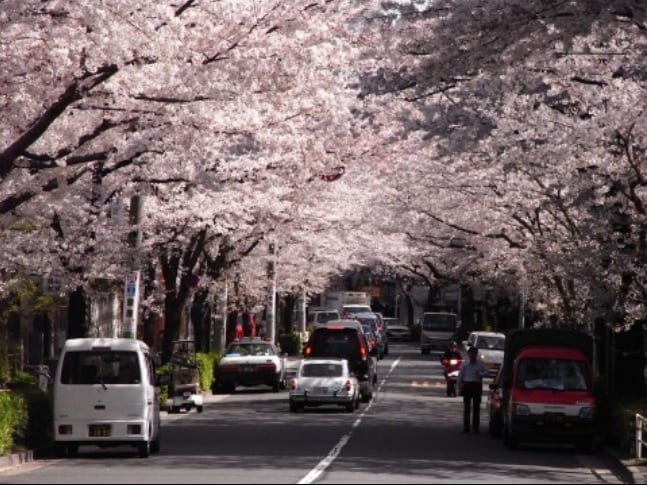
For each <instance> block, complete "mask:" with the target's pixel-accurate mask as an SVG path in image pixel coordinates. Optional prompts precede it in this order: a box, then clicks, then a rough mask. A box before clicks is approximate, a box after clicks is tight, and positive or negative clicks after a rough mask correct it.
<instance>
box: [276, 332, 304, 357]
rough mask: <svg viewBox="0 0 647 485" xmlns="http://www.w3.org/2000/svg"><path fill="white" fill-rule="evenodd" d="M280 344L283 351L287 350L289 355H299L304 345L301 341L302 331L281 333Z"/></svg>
mask: <svg viewBox="0 0 647 485" xmlns="http://www.w3.org/2000/svg"><path fill="white" fill-rule="evenodd" d="M279 345H280V346H281V350H282V351H283V352H287V353H288V355H299V354H301V350H302V347H303V343H302V342H301V333H300V332H292V333H283V334H281V335H279Z"/></svg>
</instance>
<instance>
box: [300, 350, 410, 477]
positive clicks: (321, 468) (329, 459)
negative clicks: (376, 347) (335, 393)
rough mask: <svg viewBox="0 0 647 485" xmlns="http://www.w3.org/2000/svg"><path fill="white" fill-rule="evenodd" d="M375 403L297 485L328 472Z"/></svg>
mask: <svg viewBox="0 0 647 485" xmlns="http://www.w3.org/2000/svg"><path fill="white" fill-rule="evenodd" d="M401 358H402V357H398V358H397V359H396V360H395V361H394V362H393V364H391V368H390V369H389V372H387V374H386V377H384V379H382V382H381V383H380V385H379V387H378V389H377V390H378V395H379V392H381V391H382V388H383V387H384V384H385V383H386V380H387V379H388V378H389V376H390V375H391V373H392V372H393V370H394V369H395V368H396V367H397V365H398V364H399V363H400V359H401ZM373 401H375V399H371V402H369V403H368V406H366V408H365V409H364V411H362V414H360V415H359V417H358V418H357V419H356V420H355V421H354V422H353V424H352V426H351V428H352V429H351V431H350V432H348V433H346V434H345V435H344V436H342V437H341V439H340V440H339V442H338V443H337V444H336V445H335V446H334V447H333V449H332V450H330V453H328V456H326V458H324V459H323V460H321V461H320V462H319V463H318V464H317V466H316V467H314V468H313V469H312V470H310V471H309V472H308V474H307V475H306V476H305V477H303V478H302V479H301V480H299V481H298V482H297V483H304V484H308V483H313V482H314V481H315V480H316V479H317V478H319V476H320V475H321V474H322V473H323V472H325V471H326V469H327V468H328V467H329V466H330V465H332V463H333V462H334V461H335V459H336V458H337V457H338V456H339V453H341V450H342V448H343V447H344V446H346V443H348V442H349V441H350V437H351V436H352V435H353V429H355V428H357V427H359V425H360V423H361V422H362V418H363V417H364V416H365V415H366V413H367V412H368V410H369V409H371V406H372V405H373Z"/></svg>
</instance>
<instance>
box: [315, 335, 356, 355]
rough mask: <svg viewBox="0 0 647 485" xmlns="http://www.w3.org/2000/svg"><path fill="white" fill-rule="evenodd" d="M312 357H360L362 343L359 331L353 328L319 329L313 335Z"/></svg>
mask: <svg viewBox="0 0 647 485" xmlns="http://www.w3.org/2000/svg"><path fill="white" fill-rule="evenodd" d="M310 347H311V349H312V351H311V353H310V356H311V357H317V356H325V357H346V356H352V357H357V356H359V355H360V342H359V340H358V337H357V330H356V329H353V328H340V329H330V328H319V329H316V330H315V331H314V333H313V334H312V339H311V341H310Z"/></svg>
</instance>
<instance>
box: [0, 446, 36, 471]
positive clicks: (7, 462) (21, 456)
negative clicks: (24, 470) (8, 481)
mask: <svg viewBox="0 0 647 485" xmlns="http://www.w3.org/2000/svg"><path fill="white" fill-rule="evenodd" d="M32 461H34V452H33V451H32V450H27V451H21V452H19V453H11V454H10V455H5V456H0V470H2V469H3V468H11V467H15V466H19V465H24V464H25V463H31V462H32Z"/></svg>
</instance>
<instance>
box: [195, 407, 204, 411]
mask: <svg viewBox="0 0 647 485" xmlns="http://www.w3.org/2000/svg"><path fill="white" fill-rule="evenodd" d="M195 408H196V409H197V410H198V412H199V413H201V412H202V411H204V407H203V406H196V407H195Z"/></svg>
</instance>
